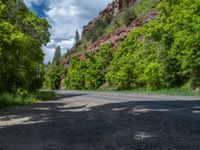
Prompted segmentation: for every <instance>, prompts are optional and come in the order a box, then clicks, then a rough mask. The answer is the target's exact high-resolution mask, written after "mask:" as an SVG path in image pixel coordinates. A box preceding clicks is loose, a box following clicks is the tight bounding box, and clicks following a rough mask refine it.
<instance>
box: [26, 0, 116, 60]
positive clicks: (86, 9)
mask: <svg viewBox="0 0 200 150" xmlns="http://www.w3.org/2000/svg"><path fill="white" fill-rule="evenodd" d="M112 1H113V0H97V1H95V0H25V3H26V5H27V6H28V7H29V8H30V9H32V10H33V11H34V12H36V13H37V14H38V16H40V17H43V18H46V19H47V20H48V21H49V23H50V25H51V26H52V29H51V30H50V32H51V41H50V43H48V44H47V46H45V47H44V48H43V49H44V52H45V54H46V57H45V62H48V61H49V60H51V59H52V57H53V54H54V51H55V47H56V46H58V45H60V46H61V49H62V53H65V52H66V51H67V49H68V48H71V47H72V46H73V43H74V35H75V31H76V29H77V30H78V31H79V32H80V34H81V32H82V27H83V26H84V25H86V24H87V23H88V22H89V21H90V20H92V19H93V18H94V17H95V16H97V15H98V13H99V12H101V11H102V10H103V9H104V8H105V7H106V6H107V5H108V4H109V3H111V2H112Z"/></svg>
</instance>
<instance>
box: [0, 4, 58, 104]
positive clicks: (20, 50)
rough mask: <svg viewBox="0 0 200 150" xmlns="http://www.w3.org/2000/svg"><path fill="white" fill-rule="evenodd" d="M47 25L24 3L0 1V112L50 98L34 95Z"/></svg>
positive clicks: (49, 94) (48, 94) (39, 83)
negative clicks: (0, 109) (0, 110)
mask: <svg viewBox="0 0 200 150" xmlns="http://www.w3.org/2000/svg"><path fill="white" fill-rule="evenodd" d="M49 29H50V25H49V24H48V21H47V20H46V19H44V18H39V17H38V16H37V15H36V14H35V13H33V12H32V11H30V10H29V8H27V6H26V5H25V3H24V1H23V0H17V1H16V0H15V1H13V0H6V1H5V0H0V108H4V107H9V106H19V105H27V104H32V103H34V102H36V101H39V100H44V99H47V98H50V97H52V96H53V95H54V93H52V92H45V93H43V92H42V93H41V92H40V93H36V90H38V89H40V88H41V86H42V83H43V75H44V64H43V60H44V53H43V51H42V46H43V45H45V44H47V43H48V42H49V37H50V33H49Z"/></svg>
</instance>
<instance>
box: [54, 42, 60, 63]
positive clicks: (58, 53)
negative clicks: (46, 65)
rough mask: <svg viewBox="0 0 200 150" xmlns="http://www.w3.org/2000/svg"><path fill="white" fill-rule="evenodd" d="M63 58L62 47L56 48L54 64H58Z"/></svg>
mask: <svg viewBox="0 0 200 150" xmlns="http://www.w3.org/2000/svg"><path fill="white" fill-rule="evenodd" d="M60 57H61V49H60V45H59V46H58V47H56V50H55V52H54V57H53V62H56V61H57V60H58V59H59V58H60Z"/></svg>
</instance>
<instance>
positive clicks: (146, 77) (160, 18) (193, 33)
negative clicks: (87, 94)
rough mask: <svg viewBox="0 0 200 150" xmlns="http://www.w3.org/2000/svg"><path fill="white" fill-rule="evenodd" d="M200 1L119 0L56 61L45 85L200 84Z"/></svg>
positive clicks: (193, 86) (123, 87) (158, 86)
mask: <svg viewBox="0 0 200 150" xmlns="http://www.w3.org/2000/svg"><path fill="white" fill-rule="evenodd" d="M199 6H200V3H199V0H191V1H187V0H180V1H175V0H115V1H113V3H111V4H109V5H108V7H107V8H106V9H105V10H104V11H102V12H101V13H100V14H99V16H97V17H96V18H95V19H94V20H92V21H91V22H89V23H88V25H86V26H85V27H84V28H83V33H82V39H81V41H80V42H78V43H76V44H75V46H74V47H73V48H72V49H71V50H70V51H68V53H67V54H66V55H65V56H64V57H63V58H61V59H60V61H58V62H57V63H56V64H52V65H51V67H50V68H49V70H48V71H47V73H46V75H45V79H46V81H45V86H47V87H50V88H59V87H60V88H65V89H117V90H127V89H137V88H146V89H148V90H157V89H163V88H181V89H187V90H189V89H198V87H199V86H200V78H199V76H200V69H199V68H200V60H199V58H200V53H199V49H200V47H199V40H200V35H199V33H200V32H199V31H200V28H199V27H200V26H199V21H200V17H199V15H198V14H199V13H200V10H199ZM55 70H56V71H55ZM197 91H198V90H197Z"/></svg>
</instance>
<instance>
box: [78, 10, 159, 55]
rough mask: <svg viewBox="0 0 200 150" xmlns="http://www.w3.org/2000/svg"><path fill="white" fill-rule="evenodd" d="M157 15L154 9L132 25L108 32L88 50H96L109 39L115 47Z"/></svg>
mask: <svg viewBox="0 0 200 150" xmlns="http://www.w3.org/2000/svg"><path fill="white" fill-rule="evenodd" d="M156 16H157V12H156V10H155V9H152V10H151V11H149V12H148V13H147V14H146V15H145V16H143V17H141V18H138V19H136V20H134V21H133V22H132V23H131V24H130V26H128V27H127V26H126V25H124V26H122V27H119V28H118V29H116V30H115V31H114V32H112V33H111V34H108V35H105V36H103V37H101V38H100V39H98V40H97V41H96V42H94V43H92V44H91V45H89V47H88V49H87V51H86V52H91V51H95V50H96V49H97V48H98V47H99V46H101V45H103V44H104V43H106V42H108V41H110V42H112V43H113V45H114V46H115V47H117V46H118V45H119V44H120V43H121V41H122V40H123V39H124V38H125V37H126V36H127V35H128V33H129V32H130V31H131V30H134V29H135V28H138V27H140V26H142V25H143V24H145V23H147V22H149V21H151V20H153V19H155V18H156ZM81 58H83V56H81Z"/></svg>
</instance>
